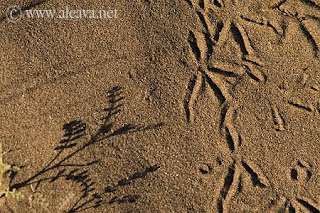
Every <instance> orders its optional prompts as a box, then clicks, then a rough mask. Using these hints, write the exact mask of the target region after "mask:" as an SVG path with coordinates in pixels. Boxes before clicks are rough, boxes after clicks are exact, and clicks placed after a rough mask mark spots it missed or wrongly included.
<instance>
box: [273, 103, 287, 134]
mask: <svg viewBox="0 0 320 213" xmlns="http://www.w3.org/2000/svg"><path fill="white" fill-rule="evenodd" d="M271 114H272V119H273V123H274V126H275V129H276V131H283V130H285V129H286V128H285V126H286V122H285V120H284V118H283V116H282V115H281V113H280V111H279V108H278V107H277V106H276V105H274V104H271Z"/></svg>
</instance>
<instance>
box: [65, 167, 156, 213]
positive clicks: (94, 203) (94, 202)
mask: <svg viewBox="0 0 320 213" xmlns="http://www.w3.org/2000/svg"><path fill="white" fill-rule="evenodd" d="M159 168H160V166H158V165H154V166H150V167H148V168H146V169H145V170H144V171H142V172H136V173H134V174H133V175H131V176H129V177H126V178H123V179H120V180H119V181H118V184H117V185H115V186H107V187H105V189H104V190H103V191H102V192H100V193H94V194H92V197H91V199H89V200H87V201H85V202H83V203H81V204H80V201H81V199H79V200H78V201H77V202H76V203H75V204H74V206H73V207H72V208H71V209H70V210H69V211H68V213H74V212H80V211H85V210H88V209H92V208H98V207H100V206H102V205H107V204H113V203H118V204H121V203H134V202H136V201H137V200H138V199H139V195H126V196H123V197H117V196H115V197H113V198H111V199H106V198H104V196H106V195H107V194H109V193H113V192H116V191H117V190H118V188H120V187H123V186H126V185H129V184H131V183H132V182H134V181H135V180H137V179H140V178H143V177H145V176H147V175H148V174H149V173H153V172H155V171H157V170H158V169H159Z"/></svg>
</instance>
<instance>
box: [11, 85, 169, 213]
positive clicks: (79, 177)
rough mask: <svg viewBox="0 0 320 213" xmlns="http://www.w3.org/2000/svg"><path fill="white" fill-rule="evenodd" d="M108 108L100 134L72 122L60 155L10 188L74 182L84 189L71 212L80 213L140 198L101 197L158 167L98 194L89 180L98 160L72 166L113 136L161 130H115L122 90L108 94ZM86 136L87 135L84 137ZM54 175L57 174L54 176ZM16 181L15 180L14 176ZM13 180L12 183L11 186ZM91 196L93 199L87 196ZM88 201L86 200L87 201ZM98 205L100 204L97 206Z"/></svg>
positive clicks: (128, 126) (140, 127)
mask: <svg viewBox="0 0 320 213" xmlns="http://www.w3.org/2000/svg"><path fill="white" fill-rule="evenodd" d="M107 98H108V105H109V106H108V108H106V109H104V111H105V113H106V115H105V116H104V117H103V118H102V121H101V122H102V124H101V125H100V126H99V127H98V128H97V131H96V132H95V133H94V134H92V135H88V132H87V131H86V127H87V125H86V124H85V123H83V122H82V121H79V120H73V121H71V122H69V123H67V124H65V125H64V126H63V130H64V132H65V133H64V136H63V138H62V140H61V141H60V143H59V144H58V145H57V146H56V147H55V150H56V151H58V152H57V154H56V155H55V156H54V157H53V158H52V160H50V162H49V163H48V164H47V165H45V166H44V167H43V168H42V169H41V170H40V171H38V172H36V173H35V174H34V175H32V176H31V177H29V178H27V179H26V180H24V181H22V182H19V183H15V184H11V186H10V189H11V190H12V189H17V190H18V189H20V188H22V187H25V186H29V185H32V184H36V187H35V190H37V189H38V187H39V186H40V185H41V184H42V183H44V182H47V183H53V182H55V181H56V180H58V179H64V180H65V181H71V182H74V183H76V184H77V185H79V187H80V189H81V196H80V198H79V199H78V200H77V201H76V203H75V204H74V205H73V207H72V208H71V210H69V211H68V212H78V211H80V210H82V209H84V208H85V209H87V208H89V207H87V206H88V205H90V204H92V203H93V202H95V204H94V207H95V208H97V207H99V206H101V205H102V204H105V203H108V204H112V203H115V202H116V203H124V202H134V201H135V200H137V199H138V196H137V195H128V196H125V197H122V198H118V197H115V198H113V199H112V200H110V201H108V202H106V201H103V200H102V198H101V197H102V196H103V195H104V194H106V193H108V192H110V191H114V190H117V188H118V187H121V186H123V185H127V184H130V183H131V182H132V181H133V180H135V179H137V178H142V177H144V176H146V175H147V174H148V173H150V172H154V171H156V170H157V169H158V168H159V166H151V167H149V168H146V169H145V171H143V172H138V173H135V174H133V175H132V176H130V177H128V178H125V179H122V180H120V181H119V182H118V185H117V186H113V187H110V186H109V187H106V189H105V190H104V191H103V192H97V190H96V189H95V188H94V187H95V182H94V181H93V180H92V178H91V177H90V174H91V173H90V172H92V170H93V169H91V167H92V166H93V165H94V164H97V163H99V160H97V159H94V160H93V161H90V162H79V163H70V161H73V162H74V161H75V160H77V159H76V158H75V157H77V155H79V154H80V153H83V152H85V151H86V149H87V148H88V147H91V146H93V145H96V144H98V143H99V144H100V145H101V143H103V142H104V141H109V140H110V139H111V138H112V137H115V136H120V135H125V134H130V133H134V132H140V131H147V130H152V129H155V128H158V127H160V126H162V125H163V123H157V124H151V125H146V126H145V125H135V124H123V125H121V126H120V127H116V124H115V123H114V122H112V120H113V117H114V116H116V115H118V114H119V113H120V112H121V107H122V106H123V103H122V100H124V96H123V91H122V88H121V87H118V86H116V87H113V88H112V89H111V90H109V91H108V94H107ZM84 136H87V137H86V138H88V139H86V138H84ZM52 174H55V175H52ZM13 178H14V177H13ZM12 182H13V179H12V180H11V183H12ZM89 195H91V196H92V198H91V197H88V196H89ZM86 200H87V201H86ZM98 204H99V205H98Z"/></svg>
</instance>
